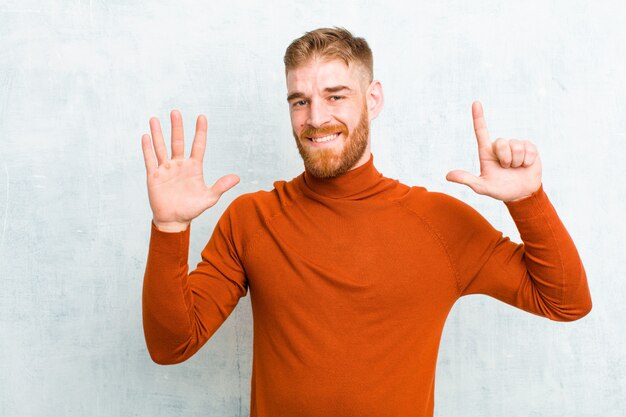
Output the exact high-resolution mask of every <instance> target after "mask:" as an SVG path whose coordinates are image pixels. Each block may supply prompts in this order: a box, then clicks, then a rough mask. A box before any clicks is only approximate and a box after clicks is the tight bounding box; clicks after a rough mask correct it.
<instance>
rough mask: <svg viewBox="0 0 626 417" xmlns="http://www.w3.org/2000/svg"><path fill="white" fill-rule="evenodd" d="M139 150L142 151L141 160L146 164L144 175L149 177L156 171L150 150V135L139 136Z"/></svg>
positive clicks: (154, 159) (152, 152)
mask: <svg viewBox="0 0 626 417" xmlns="http://www.w3.org/2000/svg"><path fill="white" fill-rule="evenodd" d="M141 149H142V150H143V160H144V162H145V163H146V174H147V175H150V174H152V173H153V172H154V171H156V169H157V163H156V158H155V156H154V151H153V150H152V143H151V141H150V135H147V134H145V135H143V136H141Z"/></svg>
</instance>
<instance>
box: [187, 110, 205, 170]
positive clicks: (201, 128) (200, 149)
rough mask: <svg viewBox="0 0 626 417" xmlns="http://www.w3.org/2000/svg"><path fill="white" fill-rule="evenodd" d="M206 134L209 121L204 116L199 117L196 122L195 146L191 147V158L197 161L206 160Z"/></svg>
mask: <svg viewBox="0 0 626 417" xmlns="http://www.w3.org/2000/svg"><path fill="white" fill-rule="evenodd" d="M206 132H207V121H206V117H204V115H203V114H201V115H200V116H198V120H197V121H196V135H195V136H194V138H193V144H192V145H191V156H190V158H193V159H196V160H198V161H200V162H202V159H203V158H204V150H205V149H206Z"/></svg>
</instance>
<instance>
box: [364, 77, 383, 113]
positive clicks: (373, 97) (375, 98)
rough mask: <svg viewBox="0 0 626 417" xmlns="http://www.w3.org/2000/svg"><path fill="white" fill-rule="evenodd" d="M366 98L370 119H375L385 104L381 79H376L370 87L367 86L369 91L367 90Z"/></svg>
mask: <svg viewBox="0 0 626 417" xmlns="http://www.w3.org/2000/svg"><path fill="white" fill-rule="evenodd" d="M365 100H366V101H367V111H368V114H369V119H370V120H374V119H375V118H376V116H378V113H380V111H381V110H382V109H383V105H384V104H385V97H384V95H383V86H382V84H381V83H380V81H378V80H374V81H372V82H371V83H370V85H369V87H367V91H366V92H365Z"/></svg>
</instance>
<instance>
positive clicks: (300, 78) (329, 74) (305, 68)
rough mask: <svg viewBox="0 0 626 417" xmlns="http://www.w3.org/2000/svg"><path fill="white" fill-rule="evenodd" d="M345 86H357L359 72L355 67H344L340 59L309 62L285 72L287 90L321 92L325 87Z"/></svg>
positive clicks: (344, 64)
mask: <svg viewBox="0 0 626 417" xmlns="http://www.w3.org/2000/svg"><path fill="white" fill-rule="evenodd" d="M337 85H345V86H347V87H352V88H356V87H358V85H359V71H358V68H357V66H356V65H354V64H351V65H349V66H348V65H346V63H345V62H343V61H342V60H340V59H333V60H329V61H322V60H319V59H314V60H309V61H308V62H307V63H306V64H303V65H300V66H299V67H296V68H293V69H290V70H289V71H288V72H287V90H289V92H293V91H309V90H317V89H319V90H323V89H324V88H326V87H334V86H337Z"/></svg>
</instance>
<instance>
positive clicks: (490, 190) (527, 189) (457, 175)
mask: <svg viewBox="0 0 626 417" xmlns="http://www.w3.org/2000/svg"><path fill="white" fill-rule="evenodd" d="M472 116H473V119H474V132H475V133H476V139H477V140H478V158H479V160H480V176H478V177H477V176H475V175H472V174H470V173H469V172H466V171H462V170H458V169H457V170H454V171H450V172H448V174H447V175H446V179H447V180H448V181H451V182H457V183H459V184H465V185H467V186H468V187H470V188H471V189H472V190H474V191H475V192H476V193H478V194H483V195H488V196H490V197H493V198H495V199H498V200H502V201H515V200H521V199H522V198H525V197H528V196H530V195H531V194H532V193H534V192H535V191H537V190H538V189H539V187H540V186H541V160H540V159H539V153H538V152H537V148H536V147H535V145H534V144H533V143H532V142H530V141H529V140H518V139H509V140H506V139H502V138H498V139H496V140H495V141H494V142H491V140H490V139H489V132H487V123H486V122H485V118H484V116H483V108H482V105H481V104H480V102H478V101H475V102H474V103H472Z"/></svg>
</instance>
